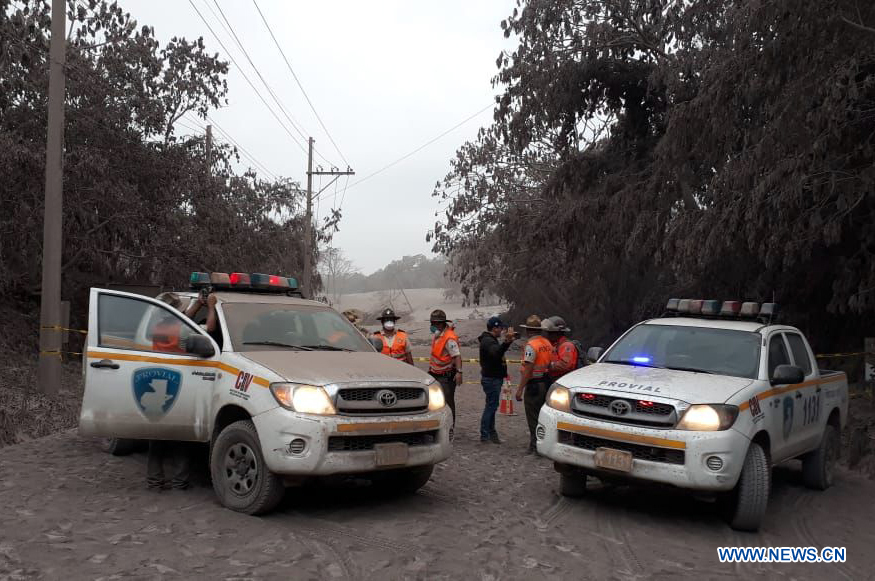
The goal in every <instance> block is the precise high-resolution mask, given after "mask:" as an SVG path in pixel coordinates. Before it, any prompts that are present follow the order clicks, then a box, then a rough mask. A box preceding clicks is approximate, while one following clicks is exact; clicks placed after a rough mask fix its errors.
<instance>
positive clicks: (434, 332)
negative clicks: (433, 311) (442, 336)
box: [431, 325, 438, 335]
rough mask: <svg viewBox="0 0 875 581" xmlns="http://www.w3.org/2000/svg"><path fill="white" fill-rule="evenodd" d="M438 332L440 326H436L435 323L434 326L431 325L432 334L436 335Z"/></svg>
mask: <svg viewBox="0 0 875 581" xmlns="http://www.w3.org/2000/svg"><path fill="white" fill-rule="evenodd" d="M437 332H438V328H437V327H435V326H434V325H432V326H431V334H432V335H436V334H437Z"/></svg>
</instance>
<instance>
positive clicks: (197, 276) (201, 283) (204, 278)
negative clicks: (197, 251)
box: [188, 272, 210, 290]
mask: <svg viewBox="0 0 875 581" xmlns="http://www.w3.org/2000/svg"><path fill="white" fill-rule="evenodd" d="M188 283H189V285H190V286H191V288H192V289H195V290H197V289H201V288H204V287H207V286H210V275H209V273H206V272H193V273H191V276H190V277H189V278H188Z"/></svg>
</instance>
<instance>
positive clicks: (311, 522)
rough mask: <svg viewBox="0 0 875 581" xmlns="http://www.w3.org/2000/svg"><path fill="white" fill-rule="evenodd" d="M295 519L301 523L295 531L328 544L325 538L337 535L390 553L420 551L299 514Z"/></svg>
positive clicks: (405, 544)
mask: <svg viewBox="0 0 875 581" xmlns="http://www.w3.org/2000/svg"><path fill="white" fill-rule="evenodd" d="M295 518H296V519H299V520H300V522H301V523H303V525H302V526H297V527H296V528H295V530H296V531H299V532H301V533H303V534H306V535H309V536H310V537H312V538H314V539H316V540H320V541H322V542H329V541H327V540H326V539H327V538H330V537H331V536H332V535H339V536H342V537H345V538H348V539H352V540H354V541H358V542H359V543H361V544H363V545H366V546H369V547H373V548H376V549H387V550H391V551H399V550H400V551H406V552H408V553H416V552H418V551H419V550H420V549H421V547H419V546H417V545H412V544H409V543H405V542H403V541H396V540H395V539H387V538H385V537H379V536H376V535H372V534H368V535H367V536H365V535H363V534H361V533H359V532H358V531H356V530H355V529H351V528H348V527H344V526H340V525H337V524H335V523H330V524H329V523H326V522H325V521H321V520H317V519H314V518H311V517H307V516H304V515H301V514H300V513H299V514H297V515H296V516H295Z"/></svg>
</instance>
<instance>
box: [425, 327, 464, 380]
mask: <svg viewBox="0 0 875 581" xmlns="http://www.w3.org/2000/svg"><path fill="white" fill-rule="evenodd" d="M450 339H453V340H454V341H455V342H456V343H458V342H459V338H458V337H457V336H456V332H455V331H453V330H452V329H451V328H450V327H447V328H446V329H445V330H444V332H443V333H441V336H440V337H433V338H432V340H431V362H430V363H429V366H428V370H429V371H431V372H432V373H435V374H437V375H443V374H445V373H448V372H449V371H451V370H452V369H453V357H452V355H450V354H449V353H447V350H446V346H447V341H449V340H450Z"/></svg>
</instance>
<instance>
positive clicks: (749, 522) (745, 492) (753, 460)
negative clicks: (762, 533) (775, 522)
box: [727, 442, 772, 531]
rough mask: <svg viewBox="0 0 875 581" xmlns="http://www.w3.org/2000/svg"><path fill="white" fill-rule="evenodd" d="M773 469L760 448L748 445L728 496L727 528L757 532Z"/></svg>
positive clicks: (767, 497)
mask: <svg viewBox="0 0 875 581" xmlns="http://www.w3.org/2000/svg"><path fill="white" fill-rule="evenodd" d="M771 480H772V467H771V466H770V464H769V456H768V454H766V451H765V450H763V447H762V446H760V445H759V444H757V443H756V442H751V443H750V447H748V449H747V455H746V456H745V458H744V467H743V468H742V469H741V476H739V478H738V484H736V485H735V489H734V490H733V491H732V493H731V497H730V502H729V506H728V515H727V516H728V520H729V526H731V527H732V528H733V529H735V530H737V531H756V530H757V529H759V528H760V524H761V523H762V521H763V517H764V516H765V514H766V507H767V506H768V504H769V488H770V487H771Z"/></svg>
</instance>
